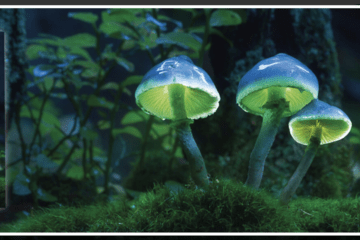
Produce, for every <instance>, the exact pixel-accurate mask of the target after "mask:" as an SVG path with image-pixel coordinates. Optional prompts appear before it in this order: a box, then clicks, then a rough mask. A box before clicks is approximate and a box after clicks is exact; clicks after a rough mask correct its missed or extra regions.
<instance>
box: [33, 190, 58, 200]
mask: <svg viewBox="0 0 360 240" xmlns="http://www.w3.org/2000/svg"><path fill="white" fill-rule="evenodd" d="M37 197H38V198H39V199H40V200H42V201H45V202H56V201H57V200H58V198H57V197H55V196H53V195H51V194H50V193H48V192H47V191H45V190H44V189H41V188H38V190H37Z"/></svg>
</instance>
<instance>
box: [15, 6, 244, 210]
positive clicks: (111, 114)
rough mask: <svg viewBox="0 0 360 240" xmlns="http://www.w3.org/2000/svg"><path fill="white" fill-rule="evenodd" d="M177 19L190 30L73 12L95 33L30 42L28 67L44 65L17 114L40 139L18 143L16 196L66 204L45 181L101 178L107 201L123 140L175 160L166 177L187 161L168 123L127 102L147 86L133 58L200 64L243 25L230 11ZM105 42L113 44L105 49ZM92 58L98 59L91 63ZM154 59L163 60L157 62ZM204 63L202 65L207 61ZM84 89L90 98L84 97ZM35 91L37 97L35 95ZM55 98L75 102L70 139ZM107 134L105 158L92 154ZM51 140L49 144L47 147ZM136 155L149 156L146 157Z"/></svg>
mask: <svg viewBox="0 0 360 240" xmlns="http://www.w3.org/2000/svg"><path fill="white" fill-rule="evenodd" d="M177 11H187V12H189V13H190V14H191V19H192V23H191V24H190V26H186V27H185V26H184V25H183V23H182V22H179V21H177V20H175V19H172V18H171V17H169V16H167V15H164V14H162V13H160V11H159V10H157V9H109V10H104V11H102V12H101V14H100V16H98V15H96V14H94V13H91V12H81V13H76V12H73V13H69V14H68V17H69V18H72V19H74V20H76V21H82V22H84V24H90V25H91V26H92V27H93V32H92V33H88V32H83V33H77V34H75V35H72V36H68V37H65V38H60V37H57V36H52V35H47V34H40V35H39V37H38V38H36V39H32V40H30V41H29V44H28V47H27V51H26V56H27V58H28V60H29V61H30V64H31V63H32V62H31V61H33V60H42V62H43V63H41V64H37V65H30V67H29V68H28V69H27V71H28V72H29V73H30V74H31V75H32V77H33V78H32V79H27V81H26V84H27V88H28V91H27V94H26V96H23V99H22V103H21V106H22V107H21V108H20V109H17V111H18V112H19V113H20V116H21V117H22V118H29V119H31V120H32V122H33V126H34V132H33V135H32V136H33V138H32V139H33V140H32V141H30V142H21V143H20V145H21V153H22V157H21V158H20V159H14V161H13V162H12V163H11V164H10V169H11V171H12V172H13V173H15V174H16V177H13V178H11V181H10V184H12V185H13V189H14V193H15V194H17V195H27V194H29V193H31V194H32V196H33V200H34V205H35V207H37V205H38V202H37V201H38V200H42V201H47V202H55V201H62V200H61V199H62V198H59V192H57V191H53V190H51V189H50V188H49V187H45V186H43V184H40V182H41V179H44V178H45V177H47V176H48V175H49V173H51V174H53V172H54V169H55V174H56V175H57V176H62V177H65V178H68V179H73V180H74V181H75V180H76V181H80V180H81V181H86V180H90V179H91V180H92V181H93V182H94V180H95V178H97V177H99V176H101V175H102V176H104V177H105V183H104V188H103V193H105V194H109V186H111V184H112V183H111V182H109V175H110V174H111V162H112V159H111V158H112V157H111V156H112V155H111V152H112V148H113V144H114V139H115V137H116V136H118V135H122V134H128V135H131V136H133V137H135V138H140V139H141V140H142V144H143V146H146V145H151V146H152V147H154V149H158V151H160V152H161V153H162V154H165V155H164V156H166V157H165V159H167V160H170V164H169V165H168V166H167V168H168V169H171V165H172V161H173V160H174V159H179V158H180V159H181V158H183V155H182V151H181V148H180V147H179V146H178V144H177V141H176V139H175V134H174V132H173V130H172V129H171V128H170V127H169V125H168V124H167V123H166V122H164V121H161V120H159V119H153V117H152V116H149V115H147V114H145V113H143V112H142V111H139V110H134V109H132V108H131V107H130V106H129V105H128V104H127V103H126V102H123V101H122V100H121V99H122V96H123V94H126V95H129V96H132V95H133V93H132V92H131V91H130V90H129V88H128V87H129V86H131V85H134V84H139V83H140V81H141V79H142V76H141V75H132V73H133V72H134V71H135V69H136V65H135V64H134V63H133V62H131V61H129V60H128V59H129V58H128V57H129V56H131V55H133V54H134V53H136V52H137V51H144V52H146V53H147V54H148V56H149V58H150V60H151V62H152V63H153V64H156V63H157V62H159V61H163V60H165V59H166V58H168V57H173V56H176V55H179V54H185V55H188V56H190V57H192V58H194V59H199V58H200V59H202V58H203V54H204V51H206V50H208V49H209V48H210V47H211V45H210V44H207V38H208V36H209V35H211V34H217V35H219V36H220V37H223V38H224V39H226V38H225V37H224V36H223V35H222V34H221V32H219V31H218V30H216V29H215V28H214V27H215V26H227V25H236V24H240V23H241V17H240V16H239V15H238V14H237V13H236V12H232V11H230V10H211V9H205V10H194V9H178V10H177ZM164 12H166V11H164ZM204 16H205V19H206V21H205V25H197V26H194V23H195V22H196V21H195V20H196V19H199V18H201V17H204ZM170 23H171V24H175V27H171V26H172V25H171V24H170ZM101 36H105V37H106V38H108V39H109V40H111V41H112V42H114V43H115V44H107V45H106V46H105V47H104V48H102V47H100V46H102V44H101V41H102V38H101ZM201 36H202V37H201ZM226 40H227V41H228V43H229V44H232V43H231V41H229V40H228V39H226ZM114 45H115V48H113V46H114ZM93 50H95V51H96V56H93V54H92V52H91V51H93ZM156 52H158V55H157V56H153V54H154V53H156ZM199 63H200V65H201V64H202V60H201V61H200V62H199ZM115 67H121V68H123V69H125V70H126V71H127V72H128V76H127V77H126V78H124V79H122V81H120V82H111V81H108V79H107V76H108V75H109V73H110V72H111V71H112V70H113V69H114V68H115ZM85 89H86V90H88V91H89V89H90V91H92V92H91V93H90V94H84V90H85ZM34 91H35V92H36V91H37V92H39V93H38V94H34V93H33V92H34ZM55 98H58V99H62V100H63V101H70V102H71V104H72V106H73V109H74V110H75V112H74V120H73V121H74V123H76V124H73V127H71V130H70V129H69V131H67V132H65V131H63V130H62V129H61V124H60V122H59V120H58V119H59V117H60V116H61V115H60V112H59V111H58V110H57V108H56V107H54V106H51V104H52V99H55ZM84 105H85V106H86V108H85V109H84V108H83V106H84ZM119 109H125V110H127V111H128V112H127V114H126V115H125V116H124V117H123V119H122V120H121V124H122V127H115V123H114V121H115V113H116V112H117V111H119ZM93 112H95V114H98V115H99V116H100V117H101V118H102V119H101V120H100V121H99V122H97V123H96V124H95V125H91V124H90V123H89V116H90V115H91V114H92V113H93ZM16 124H19V123H16ZM144 124H148V125H149V128H148V129H146V130H145V131H146V132H145V133H144V132H143V131H142V130H140V128H139V126H140V125H144ZM104 131H108V132H109V133H110V134H109V135H110V139H109V143H108V146H109V148H108V150H107V152H104V151H103V150H102V149H100V148H96V147H93V142H94V141H95V140H96V139H97V138H98V136H99V132H104ZM20 135H21V133H20ZM146 136H148V138H150V139H151V141H149V140H150V139H146V138H145V137H146ZM49 137H50V140H51V141H47V140H46V139H48V138H49ZM152 144H153V145H152ZM155 144H156V145H155ZM142 149H146V147H142ZM142 151H144V150H142ZM132 154H139V155H140V156H145V155H144V153H142V152H140V151H139V152H137V153H132ZM123 157H126V156H123ZM140 158H141V157H140ZM137 164H143V163H142V162H140V163H137ZM135 168H136V167H135ZM157 170H158V171H159V169H157ZM162 171H164V170H162ZM61 179H62V178H61ZM101 191H102V190H101Z"/></svg>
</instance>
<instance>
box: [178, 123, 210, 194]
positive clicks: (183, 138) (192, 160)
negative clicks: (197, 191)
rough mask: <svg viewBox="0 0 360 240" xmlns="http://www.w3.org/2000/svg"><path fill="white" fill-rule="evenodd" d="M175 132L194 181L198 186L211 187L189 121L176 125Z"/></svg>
mask: <svg viewBox="0 0 360 240" xmlns="http://www.w3.org/2000/svg"><path fill="white" fill-rule="evenodd" d="M174 125H175V124H174ZM175 130H176V133H177V135H178V138H179V141H180V143H181V146H182V148H183V149H184V151H185V154H186V157H187V160H188V161H189V165H190V173H191V177H192V179H193V180H194V182H195V184H196V185H198V186H200V187H206V186H207V185H209V179H208V177H207V171H206V166H205V162H204V159H203V157H202V155H201V153H200V150H199V148H198V146H197V145H196V142H195V140H194V138H193V135H192V133H191V128H190V124H189V121H188V120H185V121H181V122H180V121H178V123H177V124H176V125H175Z"/></svg>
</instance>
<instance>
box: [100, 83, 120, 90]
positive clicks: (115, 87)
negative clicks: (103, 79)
mask: <svg viewBox="0 0 360 240" xmlns="http://www.w3.org/2000/svg"><path fill="white" fill-rule="evenodd" d="M106 89H112V90H116V91H117V90H118V89H119V84H118V83H116V82H108V83H106V84H104V85H102V86H101V88H100V90H106Z"/></svg>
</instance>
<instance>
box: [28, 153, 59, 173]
mask: <svg viewBox="0 0 360 240" xmlns="http://www.w3.org/2000/svg"><path fill="white" fill-rule="evenodd" d="M31 161H34V162H36V165H37V166H39V167H41V168H45V169H48V168H56V167H58V166H59V165H58V164H57V163H55V162H53V161H52V160H51V159H50V158H48V157H47V156H46V155H45V154H43V153H41V154H39V155H37V156H36V157H34V158H32V159H31Z"/></svg>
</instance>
